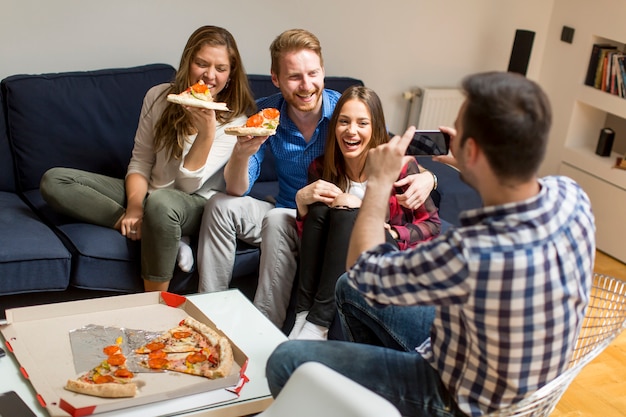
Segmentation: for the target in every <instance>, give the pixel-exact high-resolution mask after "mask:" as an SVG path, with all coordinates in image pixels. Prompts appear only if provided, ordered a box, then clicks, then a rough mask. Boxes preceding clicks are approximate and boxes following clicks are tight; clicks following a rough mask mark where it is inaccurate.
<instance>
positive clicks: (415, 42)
mask: <svg viewBox="0 0 626 417" xmlns="http://www.w3.org/2000/svg"><path fill="white" fill-rule="evenodd" d="M552 4H553V0H525V1H513V0H471V1H469V0H386V1H380V0H313V1H311V0H307V1H300V0H293V1H289V0H261V1H254V2H253V1H245V0H178V1H173V0H99V1H95V0H51V1H45V0H44V1H42V0H0V10H1V11H2V13H1V14H0V78H4V77H6V76H8V75H12V74H17V73H44V72H59V71H74V70H91V69H100V68H111V67H125V66H134V65H141V64H147V63H155V62H165V63H169V64H172V65H173V66H174V67H177V65H178V61H179V59H180V52H181V49H182V47H183V46H184V44H185V42H186V40H187V38H188V36H189V35H190V34H191V32H193V30H195V29H196V28H197V27H198V26H201V25H203V24H214V25H219V26H223V27H225V28H227V29H228V30H229V31H231V32H232V33H233V35H234V36H235V38H236V39H237V42H238V45H239V48H240V52H241V54H242V56H243V59H244V63H245V66H246V69H247V71H248V72H249V73H259V74H268V73H269V53H268V46H269V44H270V42H271V41H272V40H273V39H274V37H275V36H276V35H277V34H278V33H280V32H281V31H282V30H284V29H289V28H293V27H303V28H306V29H309V30H311V31H312V32H314V33H315V34H316V35H317V36H318V37H319V38H320V40H321V42H322V47H323V53H324V58H325V61H326V73H327V75H347V76H353V77H356V78H360V79H362V80H363V81H364V82H365V84H366V85H368V86H369V87H372V88H373V89H375V90H376V91H377V92H378V94H379V95H380V96H381V98H382V100H383V104H384V106H385V111H386V115H387V119H388V120H387V122H388V124H389V127H390V128H391V129H392V130H395V131H399V130H401V129H404V127H405V126H403V123H404V117H405V113H406V102H405V101H404V100H403V99H402V92H403V91H405V90H407V89H409V88H411V87H415V86H418V85H419V86H454V85H457V84H458V83H459V81H460V80H461V78H462V77H463V76H465V75H467V74H469V73H472V72H477V71H483V70H506V68H507V65H508V60H509V56H510V51H511V46H512V43H513V37H514V33H515V29H528V30H533V31H536V32H537V34H536V36H535V43H534V47H533V53H532V56H531V61H530V67H529V71H528V76H529V78H537V75H538V72H539V68H540V66H541V58H542V56H543V50H544V45H545V42H546V33H547V29H548V25H549V21H550V15H551V13H552Z"/></svg>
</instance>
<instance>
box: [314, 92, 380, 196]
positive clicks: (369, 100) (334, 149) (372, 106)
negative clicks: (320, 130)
mask: <svg viewBox="0 0 626 417" xmlns="http://www.w3.org/2000/svg"><path fill="white" fill-rule="evenodd" d="M349 100H359V101H361V102H362V103H363V104H365V107H367V108H368V109H369V111H370V119H371V123H372V138H371V139H370V141H369V144H368V149H367V150H370V149H372V148H375V147H376V146H378V145H380V144H382V143H387V142H389V133H388V132H387V125H386V123H385V114H384V112H383V105H382V103H381V102H380V98H379V97H378V95H377V94H376V93H375V92H374V90H372V89H370V88H367V87H363V86H352V87H348V88H347V89H346V91H344V92H343V94H342V95H341V97H340V98H339V101H338V102H337V105H336V106H335V110H334V111H333V115H332V117H331V119H330V125H329V126H328V137H327V138H326V150H325V152H324V165H323V170H322V179H324V180H326V181H328V182H332V183H333V184H335V185H336V186H338V187H339V188H341V189H342V190H343V191H346V190H347V188H348V177H347V173H346V161H345V158H344V157H343V154H342V153H341V149H340V148H339V146H337V135H336V133H335V128H336V127H337V121H338V119H339V114H340V113H341V109H342V108H343V106H344V104H345V103H346V102H347V101H349ZM364 168H365V166H364Z"/></svg>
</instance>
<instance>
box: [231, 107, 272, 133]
mask: <svg viewBox="0 0 626 417" xmlns="http://www.w3.org/2000/svg"><path fill="white" fill-rule="evenodd" d="M279 124H280V112H279V111H278V109H275V108H273V107H268V108H267V109H263V110H261V111H260V112H258V113H256V114H253V115H252V116H250V117H248V120H247V121H246V124H245V125H244V126H233V127H227V128H226V129H224V132H225V133H226V134H227V135H234V136H272V135H274V134H276V129H277V128H278V125H279Z"/></svg>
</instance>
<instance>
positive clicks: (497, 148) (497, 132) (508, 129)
mask: <svg viewBox="0 0 626 417" xmlns="http://www.w3.org/2000/svg"><path fill="white" fill-rule="evenodd" d="M462 87H463V90H464V92H465V94H466V97H467V100H466V103H465V112H464V115H463V120H462V121H461V122H462V132H463V137H462V138H460V145H462V144H463V143H464V142H465V140H466V139H467V138H468V137H472V138H474V140H476V142H477V143H478V145H479V146H480V148H481V149H482V150H483V152H484V153H485V156H486V157H487V160H488V161H489V164H490V165H491V168H492V169H493V170H494V172H495V173H496V174H497V175H498V176H500V177H501V178H502V179H512V180H520V181H525V180H529V179H530V178H532V177H533V176H535V175H536V174H537V171H538V170H539V166H540V164H541V162H542V161H543V158H544V156H545V152H546V146H547V142H548V133H549V131H550V125H551V123H552V111H551V109H550V102H549V100H548V97H547V95H546V94H545V93H544V91H543V90H542V89H541V87H540V86H539V85H538V84H537V83H535V82H533V81H531V80H529V79H527V78H526V77H524V76H523V75H520V74H516V73H510V72H486V73H480V74H474V75H470V76H468V77H466V78H465V79H464V80H463V83H462Z"/></svg>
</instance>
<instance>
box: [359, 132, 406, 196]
mask: <svg viewBox="0 0 626 417" xmlns="http://www.w3.org/2000/svg"><path fill="white" fill-rule="evenodd" d="M414 133H415V127H414V126H411V127H409V128H408V129H407V131H406V132H404V134H403V135H402V136H394V137H393V138H391V139H390V140H389V142H388V143H385V144H382V145H378V146H377V147H375V148H373V149H370V150H369V152H368V154H367V161H366V163H365V172H366V174H367V185H368V188H369V186H370V184H372V182H373V183H376V185H377V186H378V184H379V183H380V184H381V185H383V184H384V185H385V186H387V190H388V189H389V188H391V187H392V186H393V184H394V182H395V181H396V179H397V178H398V175H400V170H402V165H403V162H404V157H405V153H406V149H407V148H408V147H409V144H410V143H411V140H412V139H413V135H414Z"/></svg>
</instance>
